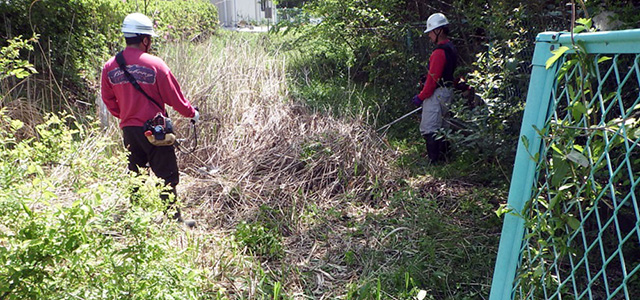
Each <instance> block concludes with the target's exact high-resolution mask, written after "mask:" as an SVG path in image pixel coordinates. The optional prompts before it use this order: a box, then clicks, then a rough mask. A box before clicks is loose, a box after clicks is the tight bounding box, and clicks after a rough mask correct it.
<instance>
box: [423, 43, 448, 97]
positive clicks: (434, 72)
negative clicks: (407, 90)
mask: <svg viewBox="0 0 640 300" xmlns="http://www.w3.org/2000/svg"><path fill="white" fill-rule="evenodd" d="M448 42H449V40H448V39H447V40H444V41H441V42H440V43H438V45H441V44H446V43H448ZM446 64H447V56H446V54H445V52H444V50H443V49H436V50H433V52H432V53H431V56H430V57H429V70H427V80H426V81H425V83H424V86H423V87H422V91H421V92H420V94H418V98H420V100H422V101H424V100H425V99H427V98H429V97H431V95H433V92H434V91H435V90H436V88H438V81H439V80H440V78H442V71H443V70H444V67H445V65H446Z"/></svg>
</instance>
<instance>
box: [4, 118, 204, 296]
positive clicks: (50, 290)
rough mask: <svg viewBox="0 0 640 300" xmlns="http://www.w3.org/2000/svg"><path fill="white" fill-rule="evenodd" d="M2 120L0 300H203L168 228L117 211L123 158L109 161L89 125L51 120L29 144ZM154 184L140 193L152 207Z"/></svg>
mask: <svg viewBox="0 0 640 300" xmlns="http://www.w3.org/2000/svg"><path fill="white" fill-rule="evenodd" d="M0 118H1V119H2V123H0V124H2V125H0V126H1V127H2V128H1V129H2V130H0V158H1V159H0V171H1V172H0V186H1V187H2V188H1V189H0V264H1V265H2V266H3V267H2V268H0V298H2V299H69V298H83V299H105V298H107V299H122V298H126V299H176V298H179V299H201V298H202V296H204V295H205V294H206V293H208V292H209V290H210V288H209V287H208V286H207V284H205V283H204V282H205V281H204V279H205V277H204V276H205V275H206V274H205V273H204V272H203V271H202V270H200V269H199V268H196V267H194V265H193V262H191V261H190V260H189V259H188V256H186V255H183V254H182V252H180V251H177V250H176V249H175V245H173V244H172V239H171V238H170V237H171V235H172V234H175V233H176V232H175V231H176V230H177V227H176V226H175V225H172V224H173V223H165V224H161V225H156V223H155V222H153V220H154V219H155V218H156V217H157V213H153V211H155V210H150V211H147V210H145V209H142V208H141V207H132V208H131V209H129V210H126V209H123V207H122V206H123V204H122V203H121V202H120V199H121V197H124V196H125V195H126V192H125V191H126V190H128V189H129V187H130V186H131V182H133V181H135V178H130V177H129V176H123V174H122V173H123V171H124V170H125V166H124V156H123V155H120V156H115V157H113V156H111V155H109V154H107V153H108V152H109V151H110V148H111V147H112V146H111V144H110V143H108V142H107V140H106V138H105V137H103V136H102V135H101V133H100V132H98V131H96V130H95V129H96V128H95V127H86V126H80V125H78V124H77V123H74V122H73V120H72V118H71V117H68V116H56V115H50V116H49V117H47V120H46V123H44V124H42V125H40V126H38V135H39V136H38V137H37V138H30V139H26V140H18V139H17V138H16V136H15V133H16V131H17V130H19V129H20V127H21V126H22V123H21V122H20V121H16V120H12V119H10V118H8V117H6V115H5V113H4V111H0ZM68 124H71V125H72V126H73V127H74V128H75V129H71V127H70V126H69V125H68ZM130 179H131V181H130ZM152 182H153V180H151V182H150V183H151V184H147V185H145V188H146V190H145V195H147V197H148V198H151V201H154V200H155V202H159V197H158V196H157V195H158V188H156V187H155V185H154V184H153V183H152ZM154 195H155V196H154ZM114 201H115V202H114ZM125 201H126V200H125ZM147 203H148V201H147Z"/></svg>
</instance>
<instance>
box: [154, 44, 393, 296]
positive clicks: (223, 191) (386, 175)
mask: <svg viewBox="0 0 640 300" xmlns="http://www.w3.org/2000/svg"><path fill="white" fill-rule="evenodd" d="M269 48H270V49H271V50H267V49H269ZM159 56H161V57H163V58H164V59H165V61H166V62H167V64H168V65H169V66H170V67H171V68H172V71H173V73H174V74H175V75H176V77H177V78H178V80H179V82H180V83H181V85H182V89H183V92H184V93H185V95H186V96H187V98H188V99H190V101H192V102H193V103H194V104H195V105H197V106H198V107H199V108H200V111H201V116H202V117H201V122H200V123H199V125H198V130H199V138H198V147H197V149H196V151H195V152H194V153H192V154H180V155H179V162H180V164H181V170H184V171H186V173H187V175H186V176H183V177H182V183H181V184H180V185H179V194H180V195H181V198H182V199H183V201H184V202H185V204H186V206H187V208H186V209H185V211H186V212H187V213H188V214H189V215H190V216H192V217H195V218H196V219H197V220H198V222H199V223H200V224H201V225H200V227H199V228H200V230H202V231H206V232H209V233H211V232H227V233H229V232H232V231H233V229H234V226H235V225H237V224H238V223H240V222H242V221H248V222H252V221H260V222H266V223H269V224H272V225H274V226H276V227H278V228H277V229H278V230H279V232H280V233H281V234H282V236H283V237H284V238H285V241H284V244H285V253H286V255H285V257H284V258H283V259H282V260H279V261H269V262H266V263H265V264H263V267H264V268H266V269H267V270H278V269H280V268H281V267H282V266H290V267H291V266H295V267H296V268H300V269H302V270H301V271H304V270H323V269H327V268H325V267H323V266H326V265H327V264H333V265H334V266H335V265H337V264H339V261H340V260H341V258H340V257H338V256H341V255H343V254H344V251H345V249H347V248H350V247H353V246H354V245H358V244H366V243H367V242H366V241H364V240H362V239H364V237H361V238H360V240H359V241H356V240H354V239H352V238H351V237H346V236H342V233H344V232H346V231H345V224H344V223H345V222H343V221H339V220H336V222H333V223H331V222H329V223H327V222H326V220H317V219H314V218H313V216H312V215H313V213H312V210H313V209H317V210H320V211H325V212H326V211H340V212H341V213H340V214H343V215H345V216H346V215H348V216H346V218H348V219H350V220H349V221H357V219H359V218H364V216H365V215H366V214H367V213H368V212H369V211H370V210H376V209H380V208H381V207H384V206H385V204H384V202H385V201H386V200H385V199H386V195H387V194H388V193H390V192H392V191H393V190H394V189H395V186H396V180H397V179H398V178H400V177H402V174H401V171H399V170H398V169H396V168H394V167H393V166H392V165H391V161H393V157H394V152H393V151H391V150H390V149H387V148H386V147H385V146H384V145H383V143H381V141H380V139H379V137H378V136H377V135H376V134H375V132H374V130H372V128H371V127H369V126H368V125H367V124H366V123H365V122H364V118H365V116H366V112H362V113H361V114H359V115H352V116H351V117H349V118H341V119H337V118H334V117H332V116H331V115H329V114H326V113H322V114H321V113H317V112H314V111H310V110H309V109H307V108H305V106H304V105H303V102H304V100H305V99H293V98H292V97H291V96H290V94H289V88H288V78H287V76H288V75H287V70H286V60H287V57H286V55H284V54H282V53H280V52H279V51H278V49H277V47H276V48H274V46H273V45H271V44H270V42H269V41H268V38H266V37H264V36H251V35H249V36H243V35H235V34H234V35H229V34H222V35H219V36H215V37H213V38H212V39H211V40H208V41H205V42H202V43H200V44H197V45H194V44H176V45H171V46H169V47H166V48H165V49H163V50H162V51H161V52H160V53H159ZM173 115H174V116H176V115H177V114H176V113H174V114H173ZM176 127H177V130H178V132H179V133H182V134H183V135H186V133H187V132H188V125H187V122H186V119H181V118H176ZM338 219H339V217H338ZM318 226H320V227H322V228H319V227H318ZM347 231H348V230H347ZM327 232H329V233H330V232H336V234H335V235H332V237H331V238H329V239H328V240H326V239H325V240H319V239H320V237H319V235H325V233H327ZM345 243H346V244H349V245H345ZM212 255H213V256H216V255H215V254H212ZM203 256H204V257H206V256H207V255H204V254H203ZM207 261H208V262H207ZM203 263H205V264H209V265H212V266H213V265H215V264H216V263H215V262H214V261H211V260H207V259H204V261H203ZM333 269H334V270H335V273H334V274H329V273H332V272H331V271H328V272H325V271H323V272H324V273H318V274H319V275H318V276H317V277H313V278H314V279H313V280H312V281H315V282H306V281H307V280H309V279H308V278H307V279H304V278H301V277H300V276H301V273H300V272H293V273H291V274H289V275H288V276H284V277H283V278H282V280H283V281H284V282H283V284H284V287H285V290H287V291H289V293H293V294H295V293H297V294H301V293H302V294H304V291H305V290H307V291H308V290H309V288H310V287H312V286H313V288H314V293H317V294H318V295H332V294H333V295H337V294H339V293H341V291H342V289H343V288H344V283H345V282H347V281H349V280H351V279H352V278H351V277H352V276H353V274H354V273H357V271H356V270H352V271H353V272H351V271H350V272H345V270H344V269H340V268H338V269H336V268H333ZM227 272H231V273H234V274H235V276H238V277H242V276H249V277H250V276H251V275H250V274H252V273H253V271H250V270H248V269H244V270H243V269H242V268H240V269H234V271H229V270H227ZM276 273H277V272H276ZM232 277H234V276H231V275H230V274H227V276H220V277H218V279H224V278H227V281H228V282H227V283H228V284H229V285H231V286H236V287H237V285H235V284H234V283H233V282H232V281H233V280H231V279H228V278H232ZM255 280H259V278H256V279H255ZM222 281H225V280H222ZM338 287H340V288H338ZM245 292H246V291H245ZM248 295H249V296H251V295H250V293H249V294H248Z"/></svg>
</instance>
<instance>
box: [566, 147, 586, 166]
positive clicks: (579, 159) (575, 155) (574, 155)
mask: <svg viewBox="0 0 640 300" xmlns="http://www.w3.org/2000/svg"><path fill="white" fill-rule="evenodd" d="M567 159H569V160H570V161H572V162H574V163H577V164H579V165H581V166H582V167H585V168H586V167H587V166H589V160H588V159H587V158H586V157H585V156H584V155H582V153H580V152H578V151H576V150H571V152H569V154H567Z"/></svg>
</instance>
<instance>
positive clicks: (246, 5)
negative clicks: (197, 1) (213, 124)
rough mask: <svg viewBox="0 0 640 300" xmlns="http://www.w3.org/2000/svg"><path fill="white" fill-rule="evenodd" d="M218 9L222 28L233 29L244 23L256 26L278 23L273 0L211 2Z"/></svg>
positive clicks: (219, 0)
mask: <svg viewBox="0 0 640 300" xmlns="http://www.w3.org/2000/svg"><path fill="white" fill-rule="evenodd" d="M211 3H213V4H215V5H216V7H218V17H219V19H220V23H221V25H222V26H226V27H233V26H237V25H238V24H239V23H241V22H242V21H244V22H245V23H255V24H274V23H275V22H277V16H276V7H275V5H274V4H273V1H272V0H211Z"/></svg>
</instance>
